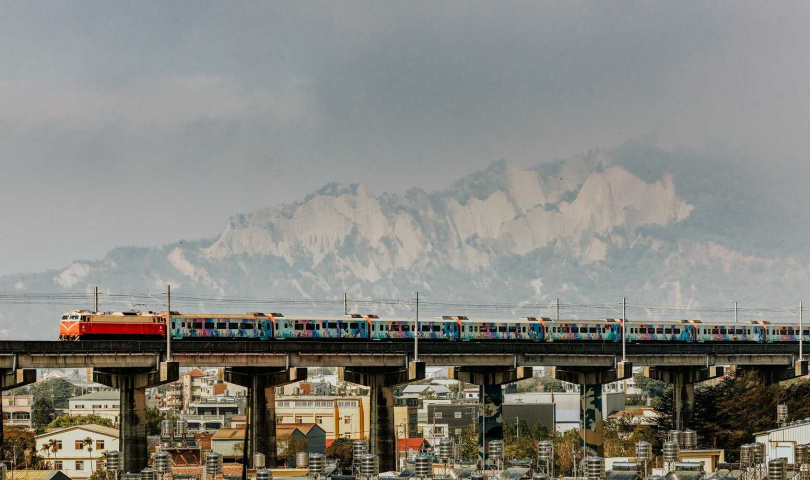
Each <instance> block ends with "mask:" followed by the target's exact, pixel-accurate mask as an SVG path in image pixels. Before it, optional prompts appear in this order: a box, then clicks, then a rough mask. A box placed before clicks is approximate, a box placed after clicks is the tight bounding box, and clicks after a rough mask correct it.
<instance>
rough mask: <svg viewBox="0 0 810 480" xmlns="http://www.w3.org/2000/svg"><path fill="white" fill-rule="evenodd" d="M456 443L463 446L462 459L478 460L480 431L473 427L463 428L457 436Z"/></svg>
mask: <svg viewBox="0 0 810 480" xmlns="http://www.w3.org/2000/svg"><path fill="white" fill-rule="evenodd" d="M456 444H458V445H459V446H460V448H461V459H462V460H466V461H468V462H477V461H478V433H477V432H476V431H475V428H473V427H467V428H465V429H463V430H461V435H458V436H457V437H456Z"/></svg>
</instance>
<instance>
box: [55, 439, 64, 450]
mask: <svg viewBox="0 0 810 480" xmlns="http://www.w3.org/2000/svg"><path fill="white" fill-rule="evenodd" d="M54 443H56V449H57V450H62V440H57V441H56V442H54Z"/></svg>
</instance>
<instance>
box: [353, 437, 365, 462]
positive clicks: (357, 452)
mask: <svg viewBox="0 0 810 480" xmlns="http://www.w3.org/2000/svg"><path fill="white" fill-rule="evenodd" d="M366 453H368V442H367V441H366V440H355V441H353V442H352V462H353V463H354V465H355V467H356V466H357V464H358V462H359V461H360V457H361V456H362V455H365V454H366Z"/></svg>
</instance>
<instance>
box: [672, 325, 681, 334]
mask: <svg viewBox="0 0 810 480" xmlns="http://www.w3.org/2000/svg"><path fill="white" fill-rule="evenodd" d="M672 333H674V334H675V335H680V334H681V329H680V328H678V327H675V328H673V329H672Z"/></svg>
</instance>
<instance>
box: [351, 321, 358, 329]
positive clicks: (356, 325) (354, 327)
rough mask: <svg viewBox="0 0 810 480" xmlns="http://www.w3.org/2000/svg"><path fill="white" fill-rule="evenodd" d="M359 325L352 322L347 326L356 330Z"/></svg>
mask: <svg viewBox="0 0 810 480" xmlns="http://www.w3.org/2000/svg"><path fill="white" fill-rule="evenodd" d="M359 326H360V325H359V324H358V323H357V322H352V323H350V324H349V328H351V329H352V330H357V328H358V327H359Z"/></svg>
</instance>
